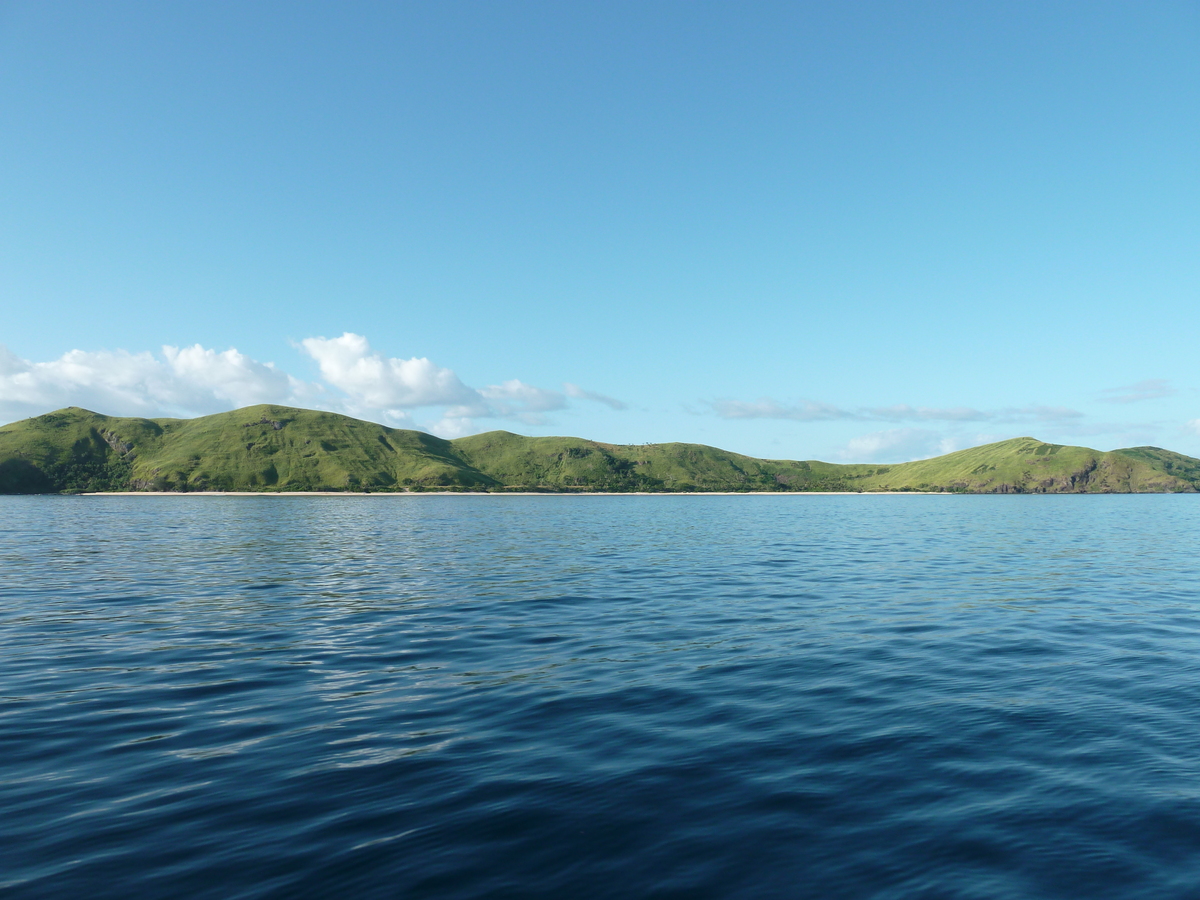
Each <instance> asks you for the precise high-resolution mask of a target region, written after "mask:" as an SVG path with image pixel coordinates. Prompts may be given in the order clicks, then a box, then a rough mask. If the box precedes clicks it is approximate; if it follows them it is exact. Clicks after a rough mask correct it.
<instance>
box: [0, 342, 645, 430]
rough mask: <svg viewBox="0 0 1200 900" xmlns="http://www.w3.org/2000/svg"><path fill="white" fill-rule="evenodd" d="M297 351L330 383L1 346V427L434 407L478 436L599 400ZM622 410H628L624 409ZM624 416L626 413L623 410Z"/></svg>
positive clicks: (325, 348)
mask: <svg viewBox="0 0 1200 900" xmlns="http://www.w3.org/2000/svg"><path fill="white" fill-rule="evenodd" d="M298 347H299V348H300V349H301V350H303V352H304V353H306V354H307V355H308V356H310V357H311V358H312V359H313V360H315V361H316V363H317V367H318V369H319V370H320V373H321V377H322V381H319V382H305V381H302V380H300V379H297V378H294V377H292V376H291V375H289V374H287V373H286V372H284V371H283V370H281V369H279V368H277V367H276V366H274V365H273V364H271V363H262V362H259V361H258V360H255V359H252V358H251V357H249V356H247V355H245V354H244V353H241V352H239V351H238V350H236V349H233V348H230V349H228V350H220V351H218V350H214V349H211V348H206V347H203V346H201V345H200V344H195V345H193V346H190V347H182V348H181V347H173V346H165V347H163V348H162V353H161V356H156V355H155V354H153V353H149V352H141V353H129V352H127V351H124V350H118V351H115V352H110V351H85V350H72V351H70V352H69V353H65V354H63V355H62V356H61V357H59V358H58V359H56V360H52V361H50V362H30V361H29V360H25V359H22V358H20V357H19V356H17V355H16V354H14V353H12V352H11V351H9V350H8V349H7V348H6V347H4V346H3V345H0V419H2V420H3V421H6V422H8V421H12V420H14V419H19V418H23V417H26V416H32V415H39V414H41V413H44V412H47V411H49V410H52V409H56V408H60V407H64V406H83V407H87V408H89V409H94V410H96V411H98V412H104V413H109V414H112V415H141V416H163V415H168V416H193V415H204V414H206V413H213V412H219V411H221V410H226V409H232V408H236V407H239V406H250V405H253V404H256V403H279V404H286V405H290V406H308V407H316V408H320V409H328V410H332V411H335V412H341V413H346V414H349V415H353V416H357V417H360V418H364V419H371V420H374V421H380V422H385V423H386V424H389V425H394V426H398V427H405V428H413V427H420V426H419V425H418V424H417V423H416V422H414V420H413V417H412V413H413V411H414V410H420V409H425V408H433V409H434V412H433V415H434V416H437V415H439V413H438V411H437V410H438V408H440V418H437V419H435V421H434V422H433V424H431V425H429V426H428V429H429V430H430V431H432V432H433V433H435V434H440V435H442V436H444V437H458V436H461V435H463V434H469V433H471V432H472V431H473V430H475V424H474V420H475V419H479V418H484V419H486V418H495V419H514V420H517V421H520V422H524V423H526V424H530V425H540V424H543V423H544V422H545V421H546V418H545V417H546V414H548V413H552V412H555V411H558V410H562V409H565V408H566V407H567V406H568V402H569V401H568V397H572V398H573V397H582V398H585V399H589V400H591V399H600V400H601V402H608V403H609V404H610V405H612V404H616V403H619V401H613V400H612V399H611V398H602V395H599V394H592V393H591V392H589V391H585V390H583V389H582V388H579V387H577V386H575V385H569V386H568V388H569V391H568V393H566V394H564V393H562V392H560V391H555V390H548V389H546V388H540V387H537V386H536V385H532V384H527V383H525V382H523V381H520V380H519V379H515V378H514V379H510V380H508V381H504V382H501V383H500V384H494V385H489V386H488V387H485V388H483V389H481V390H476V389H475V388H472V387H470V386H468V385H466V384H464V383H463V382H462V380H461V379H460V378H459V377H458V375H456V374H455V373H454V371H453V370H451V369H447V368H444V367H442V366H438V365H435V364H434V363H433V362H431V361H430V360H428V359H426V358H424V357H414V358H412V359H399V358H391V357H385V356H384V355H383V354H381V353H378V352H376V351H375V350H373V349H372V348H371V345H370V343H369V342H368V341H367V339H366V338H365V337H363V336H362V335H358V334H353V333H350V332H347V333H345V334H343V335H342V336H341V337H337V338H324V337H313V338H308V339H306V340H304V341H301V342H300V344H299V345H298ZM621 405H622V406H623V404H621ZM614 408H617V407H614Z"/></svg>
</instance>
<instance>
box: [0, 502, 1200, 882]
mask: <svg viewBox="0 0 1200 900" xmlns="http://www.w3.org/2000/svg"><path fill="white" fill-rule="evenodd" d="M0 515H2V517H3V518H2V521H3V527H2V528H0V895H3V896H5V897H12V898H27V897H28V898H33V897H37V898H41V897H88V898H102V897H114V898H115V897H121V898H127V897H139V898H152V897H188V898H191V897H198V898H209V897H211V898H307V897H313V898H316V897H333V896H347V897H350V896H352V897H356V898H374V897H397V898H425V897H429V898H435V897H436V898H474V897H488V898H503V897H513V898H518V897H554V898H559V897H597V898H604V897H613V898H616V897H622V898H624V897H663V898H666V897H679V898H685V897H686V898H706V897H712V898H742V897H745V898H763V897H814V898H817V897H820V898H834V897H836V898H858V897H863V898H867V897H870V898H909V897H912V898H1005V900H1007V898H1012V900H1018V898H1020V900H1029V898H1060V897H1061V898H1068V897H1069V898H1079V897H1087V898H1105V897H1113V898H1124V900H1128V898H1143V897H1144V898H1155V900H1162V898H1174V897H1179V898H1184V897H1189V898H1190V897H1196V896H1200V499H1198V498H1196V497H1194V496H1189V495H1132V496H1071V495H1054V496H954V495H934V496H887V495H883V496H878V495H846V496H805V495H764V496H671V495H663V496H624V497H623V496H595V497H589V496H572V497H562V496H524V497H503V496H438V495H408V496H378V495H375V496H368V497H286V496H284V497H278V496H275V497H265V496H264V497H227V498H219V497H188V496H179V497H168V496H146V497H58V496H54V497H12V496H8V497H0Z"/></svg>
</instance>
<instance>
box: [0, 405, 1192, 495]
mask: <svg viewBox="0 0 1200 900" xmlns="http://www.w3.org/2000/svg"><path fill="white" fill-rule="evenodd" d="M1197 490H1200V460H1198V459H1193V458H1192V457H1189V456H1184V455H1182V454H1180V453H1173V452H1171V451H1169V450H1161V449H1159V448H1157V447H1134V448H1130V449H1125V450H1112V451H1109V452H1101V451H1098V450H1090V449H1088V448H1086V447H1071V446H1064V445H1061V444H1047V443H1043V442H1041V441H1038V440H1035V439H1034V438H1029V437H1022V438H1013V439H1012V440H1007V441H1000V442H998V443H994V444H985V445H983V446H980V447H973V448H971V449H969V450H959V451H957V452H955V453H948V454H946V455H945V456H939V457H935V458H933V459H925V460H918V461H916V462H907V463H898V464H896V465H875V464H854V465H839V464H836V463H826V462H818V461H815V460H808V461H799V460H780V459H755V458H753V457H750V456H742V455H741V454H738V453H730V452H728V451H725V450H719V449H717V448H715V447H707V446H704V445H702V444H675V443H671V444H604V443H600V442H598V441H589V440H584V439H582V438H573V437H523V436H521V435H517V434H511V433H509V432H507V431H491V432H487V433H486V434H477V435H474V436H472V437H465V438H458V439H456V440H443V439H441V438H437V437H434V436H433V435H431V434H426V433H425V432H421V431H410V430H406V429H399V428H388V427H387V426H384V425H377V424H375V423H372V422H364V421H361V420H359V419H352V418H350V417H348V416H343V415H338V414H337V413H330V412H320V411H317V410H308V409H293V408H290V407H286V406H273V405H260V406H250V407H246V408H245V409H238V410H234V411H233V412H225V413H218V414H216V415H211V416H202V417H200V418H196V419H141V418H117V417H113V416H105V415H101V414H99V413H94V412H90V411H88V410H85V409H79V408H78V407H69V408H67V409H60V410H58V411H56V412H52V413H47V414H45V415H42V416H36V417H34V418H31V419H23V420H21V421H19V422H14V423H12V424H9V425H4V426H2V427H0V493H5V494H38V493H82V492H97V491H100V492H106V491H138V492H162V491H186V492H191V491H226V492H243V491H251V492H256V493H258V492H297V493H299V492H330V491H332V492H357V493H365V492H392V493H399V492H423V491H472V492H475V491H481V492H483V491H486V492H513V493H516V492H531V491H533V492H558V493H594V492H604V493H635V492H649V493H691V492H714V493H715V492H736V493H746V492H773V493H775V492H805V491H807V492H817V491H821V492H829V491H832V492H856V491H869V492H895V491H905V492H908V491H919V492H929V493H946V492H949V493H972V494H1029V493H1045V494H1063V493H1195V492H1197Z"/></svg>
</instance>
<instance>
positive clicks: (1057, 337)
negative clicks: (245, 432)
mask: <svg viewBox="0 0 1200 900" xmlns="http://www.w3.org/2000/svg"><path fill="white" fill-rule="evenodd" d="M1198 326H1200V4H1197V3H1195V2H1161V3H1140V4H1135V3H1104V2H1100V3H1097V2H1079V3H1043V2H1038V3H986V4H985V3H966V2H962V3H901V2H887V3H845V4H842V3H824V2H822V3H786V4H770V3H756V4H734V3H696V2H687V3H649V4H647V3H644V2H639V3H629V4H622V3H613V2H609V3H603V4H578V3H518V2H506V3H410V4H397V3H380V4H368V3H357V4H353V3H352V4H341V3H332V2H330V3H324V4H305V3H296V2H287V3H247V2H236V3H167V2H145V3H124V2H105V3H92V2H87V3H54V2H36V3H27V2H17V3H13V2H7V3H5V2H0V345H3V347H5V348H7V349H6V350H0V418H4V419H5V420H9V419H15V418H19V417H22V416H25V415H32V414H35V413H38V412H43V411H46V410H48V409H51V408H54V407H58V406H63V405H68V404H74V405H83V406H90V407H92V408H96V409H98V410H99V411H102V412H110V413H114V414H132V413H137V414H164V413H176V414H195V413H201V412H210V411H215V410H217V409H221V408H232V407H234V406H237V405H243V404H244V403H247V402H256V401H258V400H278V401H281V402H289V401H290V402H296V403H305V404H307V405H313V406H318V405H320V406H326V407H328V408H335V409H341V410H344V411H347V412H351V413H354V414H358V415H361V416H362V417H364V418H372V419H375V420H377V421H388V422H390V423H392V424H402V425H408V426H410V427H424V428H428V429H431V430H434V431H436V432H439V433H443V434H455V433H461V432H463V431H472V432H473V431H483V430H490V429H493V428H506V429H509V430H513V431H519V432H522V433H527V434H553V433H570V434H578V435H582V436H586V437H593V438H597V439H601V440H608V441H613V442H629V443H633V442H642V441H664V440H684V441H700V442H704V443H709V444H714V445H717V446H722V447H725V448H728V449H733V450H738V451H742V452H746V453H751V454H754V455H758V456H772V457H788V458H824V459H830V460H835V461H836V460H851V459H853V460H872V459H890V460H899V459H904V458H912V457H918V456H926V455H932V454H935V453H937V452H939V451H941V450H945V449H952V448H956V447H963V446H970V445H972V444H975V443H980V442H983V441H987V440H993V439H999V438H1004V437H1011V436H1015V435H1021V434H1033V435H1034V436H1037V437H1041V438H1043V439H1046V440H1052V441H1057V442H1061V443H1080V444H1086V445H1089V446H1094V447H1099V448H1102V449H1109V448H1112V447H1117V446H1128V445H1133V444H1144V443H1153V444H1158V445H1160V446H1166V447H1169V448H1172V449H1177V450H1181V451H1183V452H1187V453H1191V454H1194V455H1200V368H1198V366H1197V352H1196V348H1197V338H1198V335H1200V327H1198ZM346 333H349V334H350V335H352V337H348V338H344V339H342V338H341V336H342V335H343V334H346ZM355 335H356V336H359V337H353V336H355ZM322 338H323V339H324V340H320V339H322ZM306 340H307V341H308V342H307V343H305V341H306ZM196 345H200V347H199V348H197V347H196ZM164 347H166V348H167V349H166V350H164ZM172 348H178V349H177V350H176V349H172ZM230 350H234V351H235V352H233V353H229V352H227V351H230ZM414 359H416V360H421V359H424V360H427V361H428V362H426V363H420V362H409V361H411V360H414ZM268 362H269V363H273V364H274V367H273V368H266V367H264V366H263V365H262V364H263V363H268ZM593 395H599V396H598V397H597V396H593ZM621 407H624V408H621Z"/></svg>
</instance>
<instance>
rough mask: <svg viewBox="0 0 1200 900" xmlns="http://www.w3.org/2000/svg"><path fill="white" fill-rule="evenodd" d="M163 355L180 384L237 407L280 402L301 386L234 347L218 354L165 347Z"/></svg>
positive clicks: (202, 349) (195, 349) (211, 351)
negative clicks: (195, 388) (197, 389)
mask: <svg viewBox="0 0 1200 900" xmlns="http://www.w3.org/2000/svg"><path fill="white" fill-rule="evenodd" d="M163 356H165V357H166V360H167V364H168V365H169V366H170V368H171V371H172V373H173V374H174V376H175V378H176V379H177V381H178V382H179V383H180V384H187V385H192V386H195V387H198V388H200V390H201V391H202V392H206V393H211V394H212V395H213V396H214V397H216V398H218V399H221V400H228V401H229V402H230V403H232V404H233V405H234V406H253V405H254V404H255V403H278V402H281V401H282V400H283V399H285V398H290V397H291V396H292V394H293V393H294V392H295V390H296V388H299V387H300V383H299V382H297V381H296V380H295V379H293V378H291V377H290V376H289V375H288V374H287V373H286V372H282V371H280V370H279V369H277V368H275V366H274V365H272V364H271V363H260V362H258V361H257V360H254V359H251V358H250V357H248V356H246V355H244V354H242V353H239V352H238V351H237V350H234V349H233V348H230V349H228V350H226V351H224V352H222V353H218V352H217V351H216V350H210V349H205V348H204V347H201V346H200V345H199V344H194V345H192V346H191V347H184V348H183V349H180V348H178V347H163Z"/></svg>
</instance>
